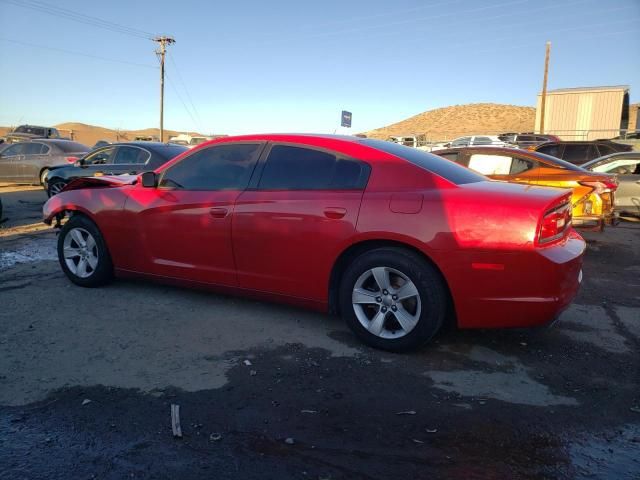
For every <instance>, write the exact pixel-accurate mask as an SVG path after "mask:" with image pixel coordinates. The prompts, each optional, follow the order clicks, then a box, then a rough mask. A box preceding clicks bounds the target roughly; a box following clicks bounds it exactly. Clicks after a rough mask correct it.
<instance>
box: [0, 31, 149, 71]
mask: <svg viewBox="0 0 640 480" xmlns="http://www.w3.org/2000/svg"><path fill="white" fill-rule="evenodd" d="M0 41H2V42H10V43H15V44H18V45H24V46H27V47H33V48H37V49H40V50H52V51H56V52H62V53H67V54H69V55H79V56H82V57H88V58H95V59H98V60H104V61H106V62H114V63H123V64H125V65H133V66H135V67H144V68H153V69H156V68H158V67H155V66H154V65H146V64H144V63H136V62H129V61H127V60H118V59H115V58H108V57H101V56H99V55H92V54H90V53H84V52H76V51H73V50H65V49H64V48H58V47H52V46H51V45H38V44H36V43H27V42H22V41H20V40H12V39H10V38H2V37H0Z"/></svg>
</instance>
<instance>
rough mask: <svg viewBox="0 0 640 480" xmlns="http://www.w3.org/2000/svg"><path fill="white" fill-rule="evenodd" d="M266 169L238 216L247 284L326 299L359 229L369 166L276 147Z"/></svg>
mask: <svg viewBox="0 0 640 480" xmlns="http://www.w3.org/2000/svg"><path fill="white" fill-rule="evenodd" d="M258 170H261V175H260V178H259V180H256V182H257V183H252V186H251V187H252V188H250V189H248V190H246V191H245V192H243V193H242V194H241V195H240V197H239V198H238V200H237V202H236V207H235V210H234V214H233V247H234V253H235V258H236V265H237V271H238V284H239V286H240V287H242V288H246V289H251V290H256V291H263V292H271V293H276V294H281V295H287V296H293V297H299V298H305V299H311V300H315V301H320V302H322V301H326V298H327V291H328V285H329V275H330V272H331V268H332V266H333V263H334V261H335V259H336V258H337V256H338V255H339V253H340V251H341V249H343V248H345V247H346V242H347V241H348V239H349V238H350V237H351V236H352V235H353V233H354V231H355V225H356V221H357V218H358V212H359V209H360V203H361V200H362V195H363V192H364V188H365V186H366V182H367V180H368V177H369V172H370V167H369V165H367V164H366V163H363V162H360V161H358V160H354V159H349V158H345V157H343V156H341V155H339V154H337V153H335V152H331V151H327V150H323V149H317V148H313V147H308V146H303V145H298V144H287V143H274V144H271V145H270V146H269V148H268V152H267V153H266V154H265V155H264V156H263V159H262V160H261V163H260V165H259V167H258Z"/></svg>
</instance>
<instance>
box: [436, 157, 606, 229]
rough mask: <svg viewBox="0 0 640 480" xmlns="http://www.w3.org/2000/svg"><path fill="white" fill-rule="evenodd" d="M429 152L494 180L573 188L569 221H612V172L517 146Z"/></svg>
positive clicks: (600, 225)
mask: <svg viewBox="0 0 640 480" xmlns="http://www.w3.org/2000/svg"><path fill="white" fill-rule="evenodd" d="M433 153H436V154H438V155H440V156H441V157H444V158H446V159H449V160H453V161H454V162H456V163H459V164H461V165H464V166H465V167H469V168H470V169H472V170H475V171H476V172H479V173H482V174H483V175H486V176H487V177H489V178H491V179H494V180H502V181H505V182H514V183H528V184H532V185H547V186H550V187H561V188H571V189H573V195H572V196H571V202H572V205H573V224H574V225H576V226H581V227H585V228H594V229H600V230H602V229H604V226H605V225H611V224H615V223H616V221H617V220H616V216H615V215H614V212H613V203H614V192H615V191H616V188H618V183H617V180H616V177H615V176H613V175H608V174H603V173H594V172H590V171H588V170H585V169H583V168H581V167H578V166H576V165H573V164H571V163H569V162H565V161H564V160H561V159H559V158H556V157H551V156H549V155H545V154H543V153H538V152H532V151H528V150H520V149H517V148H497V147H475V148H474V147H470V148H451V149H447V150H437V151H435V152H433Z"/></svg>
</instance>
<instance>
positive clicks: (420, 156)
mask: <svg viewBox="0 0 640 480" xmlns="http://www.w3.org/2000/svg"><path fill="white" fill-rule="evenodd" d="M361 143H362V144H363V145H367V146H369V147H372V148H375V149H378V150H382V151H383V152H386V153H389V154H391V155H394V156H396V157H399V158H402V159H404V160H406V161H408V162H411V163H413V164H414V165H417V166H419V167H421V168H424V169H425V170H428V171H430V172H433V173H435V174H436V175H440V176H441V177H443V178H446V179H447V180H449V181H450V182H453V183H455V184H458V185H459V184H463V183H472V182H481V181H483V180H486V178H485V177H483V176H482V175H479V174H477V173H474V172H472V171H471V170H469V169H467V168H465V167H462V166H460V165H458V164H457V163H454V162H451V161H449V160H445V159H444V158H442V157H439V156H437V155H434V154H432V153H427V152H423V151H422V150H418V149H417V148H410V147H404V146H402V145H398V144H396V143H390V142H383V141H382V140H373V139H369V138H367V139H366V140H362V141H361Z"/></svg>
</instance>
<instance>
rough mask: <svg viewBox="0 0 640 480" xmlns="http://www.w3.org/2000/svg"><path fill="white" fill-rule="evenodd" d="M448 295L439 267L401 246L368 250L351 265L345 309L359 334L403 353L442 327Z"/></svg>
mask: <svg viewBox="0 0 640 480" xmlns="http://www.w3.org/2000/svg"><path fill="white" fill-rule="evenodd" d="M446 306H447V296H446V290H445V286H444V284H443V281H442V279H441V277H440V275H439V273H438V272H437V271H436V269H435V268H434V267H433V266H432V265H431V264H430V263H429V262H427V261H426V260H425V259H424V258H422V257H421V256H420V255H418V254H416V253H414V252H411V251H409V250H404V249H401V248H379V249H375V250H370V251H368V252H365V253H364V254H362V255H360V256H359V257H358V258H356V259H355V260H354V261H353V263H352V264H351V265H350V266H349V267H348V268H347V270H346V272H345V274H344V276H343V279H342V283H341V286H340V311H341V313H342V316H343V318H344V319H345V321H346V322H347V324H348V325H349V327H350V328H351V329H352V330H353V331H354V333H355V334H356V335H357V336H358V337H359V338H360V339H361V340H363V341H364V342H365V343H367V344H369V345H371V346H372V347H375V348H380V349H383V350H389V351H394V352H402V351H407V350H412V349H415V348H418V347H420V346H422V345H423V344H425V343H426V342H428V341H429V340H430V339H431V338H432V337H433V336H434V335H435V334H436V332H437V331H438V330H439V329H440V327H441V326H442V323H443V321H444V318H445V314H446Z"/></svg>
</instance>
